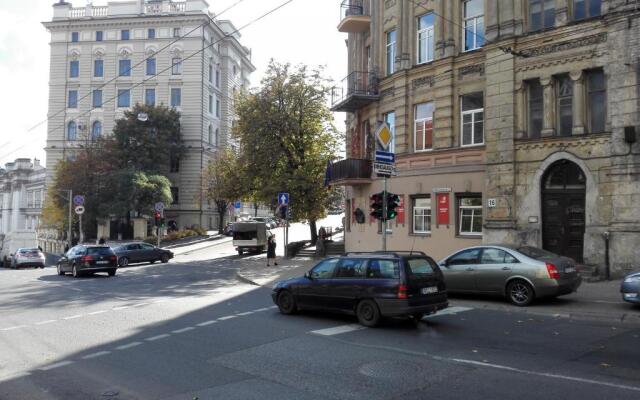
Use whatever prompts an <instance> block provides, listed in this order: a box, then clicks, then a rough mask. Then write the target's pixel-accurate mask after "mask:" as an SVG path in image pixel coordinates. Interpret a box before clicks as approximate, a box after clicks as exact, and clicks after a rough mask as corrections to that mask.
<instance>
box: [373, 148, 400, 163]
mask: <svg viewBox="0 0 640 400" xmlns="http://www.w3.org/2000/svg"><path fill="white" fill-rule="evenodd" d="M376 161H377V162H382V163H389V164H393V163H395V162H396V155H395V154H394V153H391V152H388V151H381V150H376Z"/></svg>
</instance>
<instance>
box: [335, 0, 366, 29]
mask: <svg viewBox="0 0 640 400" xmlns="http://www.w3.org/2000/svg"><path fill="white" fill-rule="evenodd" d="M369 7H370V0H343V1H342V4H340V23H339V24H338V30H339V31H340V32H349V33H358V32H366V31H368V30H369V29H370V26H371V13H370V11H369Z"/></svg>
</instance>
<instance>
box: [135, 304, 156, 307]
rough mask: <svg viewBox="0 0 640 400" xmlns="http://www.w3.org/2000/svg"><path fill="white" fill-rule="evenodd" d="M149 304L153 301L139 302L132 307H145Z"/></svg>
mask: <svg viewBox="0 0 640 400" xmlns="http://www.w3.org/2000/svg"><path fill="white" fill-rule="evenodd" d="M149 304H151V303H138V304H134V305H132V306H131V307H143V306H147V305H149Z"/></svg>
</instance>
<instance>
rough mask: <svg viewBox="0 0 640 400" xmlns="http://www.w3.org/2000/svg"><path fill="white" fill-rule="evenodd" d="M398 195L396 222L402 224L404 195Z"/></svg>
mask: <svg viewBox="0 0 640 400" xmlns="http://www.w3.org/2000/svg"><path fill="white" fill-rule="evenodd" d="M398 196H399V197H400V204H398V209H397V210H398V215H397V216H396V224H397V225H400V224H402V225H404V195H403V194H400V195H398Z"/></svg>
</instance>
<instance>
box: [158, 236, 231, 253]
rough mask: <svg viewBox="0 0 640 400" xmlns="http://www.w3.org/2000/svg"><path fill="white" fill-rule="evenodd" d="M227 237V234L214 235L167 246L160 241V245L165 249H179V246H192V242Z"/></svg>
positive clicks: (196, 242)
mask: <svg viewBox="0 0 640 400" xmlns="http://www.w3.org/2000/svg"><path fill="white" fill-rule="evenodd" d="M225 237H226V236H225V235H214V236H210V237H207V238H206V239H200V240H194V241H192V242H187V243H178V244H170V245H167V246H162V242H161V243H160V245H161V246H160V247H161V248H163V249H169V250H171V249H177V248H180V247H186V246H191V245H192V244H198V243H204V242H213V241H216V240H220V239H222V238H225Z"/></svg>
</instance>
